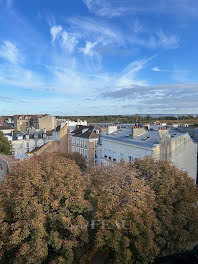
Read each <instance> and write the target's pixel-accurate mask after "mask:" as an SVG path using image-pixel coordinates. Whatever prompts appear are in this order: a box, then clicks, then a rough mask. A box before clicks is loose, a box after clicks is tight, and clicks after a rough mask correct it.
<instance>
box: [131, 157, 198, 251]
mask: <svg viewBox="0 0 198 264" xmlns="http://www.w3.org/2000/svg"><path fill="white" fill-rule="evenodd" d="M134 168H135V169H137V170H138V173H139V177H140V178H144V179H145V180H146V182H147V183H148V185H149V186H150V187H151V189H152V190H153V191H154V192H155V196H156V202H157V207H156V208H155V213H156V216H157V218H158V220H159V222H160V224H161V230H162V232H161V233H160V234H159V235H157V236H156V241H157V244H158V246H159V248H160V254H169V253H172V252H181V251H182V250H185V249H186V247H187V246H188V243H189V242H193V241H198V190H197V188H196V185H195V183H194V181H193V180H192V179H191V178H190V177H189V176H188V175H187V173H186V172H183V171H181V170H179V169H178V168H176V167H175V166H173V165H171V164H170V163H169V162H168V161H162V160H157V161H156V160H153V159H152V158H151V157H147V158H145V159H142V160H141V159H138V160H136V161H135V163H134Z"/></svg>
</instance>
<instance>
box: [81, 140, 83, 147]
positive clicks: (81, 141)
mask: <svg viewBox="0 0 198 264" xmlns="http://www.w3.org/2000/svg"><path fill="white" fill-rule="evenodd" d="M80 147H81V148H82V147H83V139H81V140H80Z"/></svg>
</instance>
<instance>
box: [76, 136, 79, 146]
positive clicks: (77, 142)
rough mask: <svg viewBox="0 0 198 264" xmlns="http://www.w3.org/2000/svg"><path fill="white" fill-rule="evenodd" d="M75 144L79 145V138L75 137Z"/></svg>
mask: <svg viewBox="0 0 198 264" xmlns="http://www.w3.org/2000/svg"><path fill="white" fill-rule="evenodd" d="M76 146H77V147H78V146H79V138H77V139H76Z"/></svg>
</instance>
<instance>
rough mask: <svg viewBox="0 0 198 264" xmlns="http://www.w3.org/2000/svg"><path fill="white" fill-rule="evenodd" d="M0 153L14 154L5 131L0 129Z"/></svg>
mask: <svg viewBox="0 0 198 264" xmlns="http://www.w3.org/2000/svg"><path fill="white" fill-rule="evenodd" d="M0 153H2V154H6V155H11V154H12V146H11V143H10V142H9V141H8V139H7V138H6V137H4V135H3V133H2V132H1V131H0Z"/></svg>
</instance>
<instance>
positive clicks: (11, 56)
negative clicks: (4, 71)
mask: <svg viewBox="0 0 198 264" xmlns="http://www.w3.org/2000/svg"><path fill="white" fill-rule="evenodd" d="M0 57H1V58H3V59H4V60H7V61H9V62H10V63H22V62H23V60H24V57H23V56H22V55H21V53H20V52H19V50H18V48H17V47H16V45H15V44H14V43H12V42H11V41H8V40H7V41H4V42H3V43H2V44H0Z"/></svg>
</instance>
